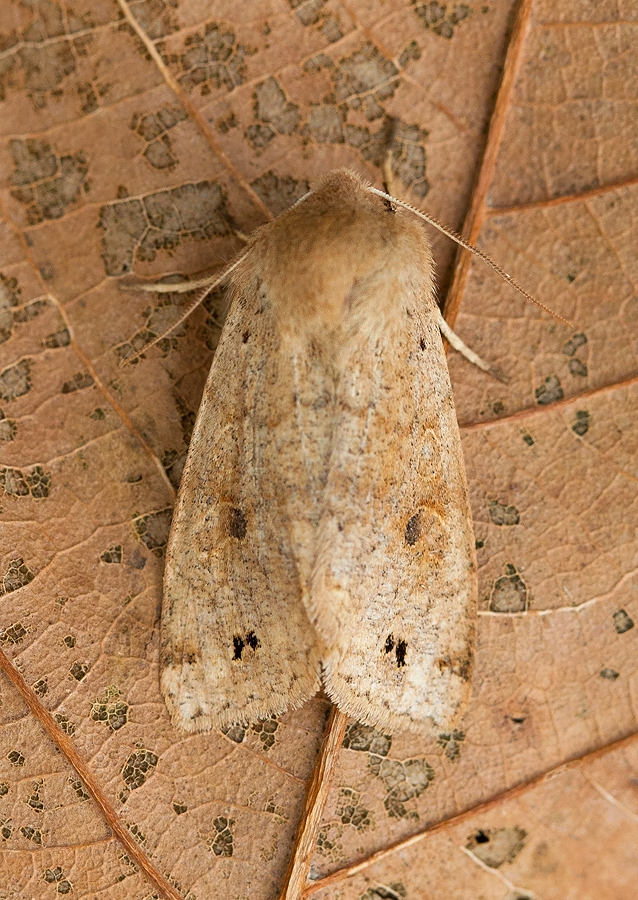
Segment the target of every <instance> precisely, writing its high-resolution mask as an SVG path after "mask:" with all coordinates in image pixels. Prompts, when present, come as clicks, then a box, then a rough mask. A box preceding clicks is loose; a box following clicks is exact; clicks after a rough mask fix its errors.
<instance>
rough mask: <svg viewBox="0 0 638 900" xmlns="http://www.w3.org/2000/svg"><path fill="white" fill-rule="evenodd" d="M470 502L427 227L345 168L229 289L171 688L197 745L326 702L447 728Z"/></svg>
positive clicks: (166, 611)
mask: <svg viewBox="0 0 638 900" xmlns="http://www.w3.org/2000/svg"><path fill="white" fill-rule="evenodd" d="M476 603H477V584H476V564H475V559H474V538H473V534H472V525H471V516H470V509H469V502H468V492H467V485H466V480H465V473H464V467H463V457H462V451H461V444H460V437H459V432H458V427H457V423H456V416H455V412H454V405H453V401H452V395H451V388H450V381H449V376H448V372H447V366H446V362H445V355H444V352H443V346H442V341H441V337H440V334H439V331H438V326H437V321H436V304H435V300H434V295H433V286H432V260H431V256H430V251H429V247H428V244H427V241H426V238H425V235H424V232H423V230H422V228H421V227H420V226H419V225H418V224H417V223H416V222H415V221H413V220H411V219H410V218H408V217H407V216H404V215H403V214H399V215H397V214H395V212H394V210H393V209H392V207H391V206H389V205H388V204H387V203H386V202H385V201H383V200H382V199H380V198H379V197H376V196H374V195H372V194H370V193H369V192H368V191H367V189H366V185H365V184H364V183H363V182H362V181H361V180H360V179H359V178H358V177H357V176H355V175H353V173H350V172H347V171H345V170H341V171H337V172H333V173H332V174H330V175H329V176H327V177H326V178H325V179H324V180H323V182H322V183H321V185H320V186H319V188H318V190H317V191H316V192H315V193H313V194H312V195H310V196H309V197H307V198H306V199H305V200H304V201H303V202H302V203H300V204H298V205H297V206H296V207H294V208H293V209H291V210H289V211H288V212H287V213H284V214H283V215H282V216H280V217H279V218H278V219H277V220H275V221H274V222H273V223H271V224H270V225H268V226H265V227H264V228H262V229H260V231H259V233H258V234H257V236H256V237H255V238H254V239H252V240H251V242H250V244H249V246H248V249H247V251H246V255H245V259H244V260H243V262H242V263H241V264H240V265H239V266H238V268H237V270H236V271H235V273H234V274H233V277H232V302H231V309H230V313H229V316H228V319H227V322H226V324H225V326H224V330H223V333H222V337H221V340H220V344H219V347H218V350H217V353H216V355H215V359H214V361H213V365H212V368H211V372H210V375H209V378H208V381H207V383H206V387H205V390H204V398H203V400H202V405H201V408H200V411H199V415H198V419H197V423H196V427H195V431H194V434H193V439H192V442H191V447H190V450H189V456H188V461H187V465H186V468H185V471H184V476H183V479H182V486H181V488H180V494H179V497H178V502H177V508H176V512H175V518H174V522H173V528H172V532H171V538H170V541H169V548H168V554H167V564H166V575H165V589H164V604H163V609H162V669H163V672H162V687H163V690H164V692H165V696H166V698H167V702H168V705H169V708H170V709H171V712H172V715H173V720H174V722H175V723H176V724H177V725H179V726H180V727H183V728H187V729H189V730H195V729H199V728H203V727H204V728H206V727H211V726H218V727H219V726H221V727H223V726H224V725H227V724H230V723H231V722H237V721H251V720H254V719H255V718H258V717H263V716H267V715H276V714H278V713H280V712H282V711H283V710H284V709H287V708H291V707H294V706H297V705H299V704H300V703H302V702H304V700H305V699H307V698H308V697H310V696H311V695H312V694H313V693H314V692H315V690H316V689H317V687H318V680H319V672H320V670H321V668H323V677H324V682H325V686H326V690H327V692H328V694H329V695H330V696H331V698H332V699H333V700H334V701H335V703H336V704H337V705H338V706H339V707H340V708H341V709H342V710H343V711H344V712H347V713H349V714H351V715H353V716H355V717H356V718H358V719H360V720H362V721H364V722H366V723H369V724H372V725H375V726H378V727H382V728H389V729H401V728H409V729H420V730H428V729H430V728H432V727H436V728H439V729H441V728H448V727H450V725H451V724H453V723H454V722H455V721H456V720H457V719H458V717H459V715H460V714H461V712H462V710H463V707H464V705H465V703H466V702H467V697H468V693H469V686H470V677H471V670H472V659H473V645H474V628H475V619H476Z"/></svg>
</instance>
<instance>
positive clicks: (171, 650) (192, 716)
mask: <svg viewBox="0 0 638 900" xmlns="http://www.w3.org/2000/svg"><path fill="white" fill-rule="evenodd" d="M279 351H280V348H279V338H278V337H277V329H276V327H275V324H274V313H273V308H272V303H271V299H270V298H269V297H268V294H267V291H266V290H265V289H264V288H263V287H262V285H261V282H260V279H258V278H257V277H256V276H255V274H254V265H253V260H252V257H251V255H250V254H249V258H248V260H247V262H246V264H245V265H244V266H243V267H242V269H241V271H240V272H239V273H238V276H237V279H236V292H235V297H234V300H233V302H232V305H231V309H230V312H229V315H228V319H227V322H226V324H225V326H224V330H223V333H222V336H221V339H220V343H219V347H218V348H217V352H216V354H215V358H214V360H213V364H212V367H211V370H210V374H209V376H208V380H207V382H206V387H205V389H204V395H203V399H202V404H201V407H200V410H199V414H198V417H197V422H196V424H195V430H194V432H193V437H192V441H191V446H190V450H189V454H188V460H187V463H186V467H185V470H184V475H183V478H182V484H181V488H180V491H179V496H178V499H177V505H176V509H175V514H174V518H173V526H172V531H171V536H170V540H169V545H168V552H167V558H166V571H165V576H164V599H163V605H162V623H161V632H162V648H161V686H162V690H163V693H164V696H165V698H166V702H167V705H168V708H169V711H170V712H171V716H172V719H173V722H174V724H175V725H176V726H177V727H180V728H183V729H186V730H188V731H196V730H201V729H208V728H211V727H218V728H223V727H225V726H227V725H229V724H231V723H234V722H247V721H254V720H255V719H257V718H263V717H267V716H272V715H277V714H279V713H282V712H284V711H285V710H287V709H289V708H292V707H296V706H299V705H300V704H301V703H303V702H304V701H305V700H307V699H308V698H310V697H311V696H312V695H313V694H314V693H315V692H316V690H317V689H318V687H319V685H320V679H319V668H320V665H319V657H320V648H319V647H318V643H317V639H316V636H315V632H314V630H313V628H312V627H311V625H310V623H309V620H308V616H307V614H306V611H305V608H304V606H303V604H302V602H301V587H300V575H299V571H298V565H297V563H296V561H295V552H294V548H293V546H292V544H293V542H294V541H295V539H296V538H295V537H294V535H292V536H291V531H294V530H295V529H297V526H294V528H291V526H290V521H289V512H290V508H292V509H295V508H296V506H299V507H300V508H302V509H303V508H305V507H306V506H307V503H306V498H307V496H308V493H309V492H311V493H312V485H311V484H310V483H306V482H305V481H304V477H303V473H304V472H310V473H311V474H310V476H309V477H310V479H312V478H313V477H314V475H313V474H312V473H313V472H314V471H315V470H316V469H317V466H316V465H315V460H313V459H312V457H311V456H310V457H309V458H307V459H306V460H305V461H302V460H301V459H300V454H301V448H302V445H301V442H300V440H299V439H298V431H299V423H298V410H297V405H296V402H295V401H296V397H295V394H294V391H293V389H292V387H291V383H292V380H293V377H294V373H293V371H292V368H291V363H290V360H289V359H287V358H286V357H282V356H281V354H280V352H279ZM310 374H312V373H310ZM311 380H312V379H311ZM315 389H316V386H314V385H312V384H309V385H307V390H309V391H311V392H314V391H315ZM324 468H325V463H324ZM300 473H301V474H300ZM317 518H318V513H315V519H317Z"/></svg>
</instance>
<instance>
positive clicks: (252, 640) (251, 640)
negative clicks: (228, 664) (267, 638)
mask: <svg viewBox="0 0 638 900" xmlns="http://www.w3.org/2000/svg"><path fill="white" fill-rule="evenodd" d="M246 643H247V644H248V646H249V647H250V649H251V650H256V649H257V647H259V638H258V637H257V635H256V634H255V632H254V631H249V632H248V634H247V635H246Z"/></svg>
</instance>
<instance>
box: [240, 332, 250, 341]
mask: <svg viewBox="0 0 638 900" xmlns="http://www.w3.org/2000/svg"><path fill="white" fill-rule="evenodd" d="M249 337H250V331H244V333H243V334H242V336H241V339H242V341H243V342H244V344H246V343H248V338H249Z"/></svg>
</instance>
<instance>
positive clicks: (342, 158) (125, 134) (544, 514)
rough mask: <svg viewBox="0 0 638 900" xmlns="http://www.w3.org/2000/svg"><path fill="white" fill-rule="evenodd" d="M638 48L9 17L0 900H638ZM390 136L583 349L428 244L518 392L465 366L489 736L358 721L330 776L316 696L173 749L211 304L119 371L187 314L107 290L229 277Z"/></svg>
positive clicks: (407, 187)
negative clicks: (169, 576)
mask: <svg viewBox="0 0 638 900" xmlns="http://www.w3.org/2000/svg"><path fill="white" fill-rule="evenodd" d="M637 29H638V13H637V11H636V8H635V4H634V3H632V2H631V0H613V2H612V0H601V2H598V3H595V4H592V3H587V2H585V0H554V2H551V3H550V2H549V0H534V2H531V0H524V2H522V3H517V2H514V0H501V2H498V3H496V2H492V0H486V2H484V3H477V2H473V0H468V2H466V3H443V2H440V3H439V2H429V0H389V2H388V0H386V2H383V0H370V2H364V0H356V2H353V3H350V4H345V3H342V2H339V0H305V2H298V0H252V2H250V3H248V4H241V5H240V4H237V3H229V2H225V0H223V2H218V3H215V4H213V5H211V4H209V3H202V2H198V0H182V2H181V3H178V2H169V3H162V2H152V0H139V2H136V3H127V2H125V0H118V2H116V0H98V2H88V0H76V2H74V3H73V4H72V5H64V4H60V3H57V2H55V0H39V2H34V3H23V2H20V0H7V2H6V3H5V4H4V5H3V6H2V8H0V172H1V173H2V180H1V182H0V204H1V213H2V220H1V221H0V247H1V250H0V398H1V399H0V408H1V413H0V441H1V444H0V446H1V448H2V459H1V462H0V485H1V487H2V491H3V496H2V501H1V502H2V521H3V526H2V535H3V541H2V548H1V551H0V577H1V579H2V580H1V582H0V592H1V593H2V598H1V604H0V642H1V648H2V650H3V651H4V652H3V654H2V656H3V665H4V667H5V671H6V673H7V675H2V676H0V678H1V680H0V692H1V694H0V698H1V700H2V709H1V723H2V724H1V728H0V744H1V746H0V840H1V841H2V847H3V850H6V851H7V852H5V853H4V854H2V856H1V857H0V898H3V900H4V898H7V900H8V898H11V900H14V898H16V900H27V898H31V897H47V896H53V895H55V894H56V893H58V894H64V893H69V894H71V896H74V897H76V896H77V897H86V898H93V897H97V896H99V897H100V898H104V900H116V898H120V897H127V898H140V900H141V898H144V897H150V896H152V895H153V892H154V891H155V892H156V894H155V895H156V896H161V895H162V894H163V895H164V896H166V897H169V896H172V895H175V896H182V897H183V898H186V897H188V898H190V900H194V898H198V900H204V898H206V900H209V898H214V897H219V898H226V897H245V896H251V897H252V898H264V900H267V898H268V900H269V898H276V897H278V896H279V894H280V892H281V891H282V890H283V889H284V884H285V883H287V882H286V872H287V871H289V872H290V873H291V878H290V881H289V882H288V884H289V887H288V888H287V894H286V896H288V897H289V898H292V897H299V896H300V895H301V893H304V895H305V896H314V897H326V898H328V897H340V898H342V900H349V898H353V900H363V898H365V900H377V898H392V900H397V898H400V900H413V898H420V897H424V896H428V897H431V898H439V897H440V898H447V897H449V896H454V897H455V898H466V897H467V898H468V900H470V898H472V900H474V898H476V897H484V898H494V900H524V898H528V897H529V898H531V897H536V898H542V900H554V898H556V900H558V898H560V900H564V898H571V897H574V898H576V897H578V900H587V898H592V900H594V898H600V897H612V896H613V897H614V898H615V900H616V898H618V900H625V898H626V900H629V898H632V897H633V896H634V893H635V887H634V885H635V882H636V878H637V876H638V871H637V870H636V859H637V858H638V857H637V855H636V853H635V847H636V845H637V844H638V794H637V792H636V779H637V777H638V776H637V774H636V773H637V770H638V759H637V758H636V753H637V750H636V746H638V745H637V744H636V742H635V741H634V740H633V738H632V735H633V734H634V733H635V732H636V729H637V725H636V700H635V697H636V680H637V677H638V672H637V668H638V664H637V662H636V660H637V659H638V654H637V652H636V635H637V634H638V629H636V628H635V626H634V622H635V621H637V620H638V583H637V579H636V574H635V573H636V568H637V563H638V558H637V553H638V551H637V549H636V548H637V546H638V542H637V541H636V536H637V535H636V521H637V508H638V484H637V481H636V465H635V460H636V457H637V453H638V431H637V430H636V423H635V418H636V417H635V409H636V404H637V402H638V398H637V396H636V392H637V390H638V388H637V375H638V373H637V369H636V356H637V347H636V339H635V334H636V325H637V324H638V302H637V300H636V294H637V287H636V285H637V281H638V268H637V263H636V253H635V247H636V244H637V239H638V232H637V225H636V218H637V217H636V208H637V204H636V192H637V191H638V168H637V159H636V144H635V138H634V135H635V131H636V105H637V103H636V90H635V87H636V85H635V72H636V70H637V69H638V66H637V63H638V60H637V59H636V55H637V50H636V48H637V47H638V42H637V41H636V30H637ZM388 141H390V143H391V146H392V147H393V149H394V164H395V168H396V171H397V174H398V177H399V183H400V186H401V187H402V189H403V191H404V192H405V195H406V198H407V199H409V200H411V202H414V203H417V204H419V205H422V206H424V207H425V208H427V210H428V211H429V212H431V213H432V214H433V215H435V216H436V217H437V218H439V219H441V220H443V221H445V222H446V223H447V224H449V225H450V226H452V227H453V228H456V229H459V230H460V229H464V234H465V235H466V236H469V237H471V239H475V240H477V241H478V242H479V245H480V246H481V248H482V249H484V250H486V251H487V252H488V253H490V255H491V256H493V257H494V258H495V259H496V260H497V261H498V262H499V263H500V264H501V265H502V266H503V267H504V268H505V269H506V270H507V271H508V272H510V273H511V274H512V275H513V276H514V277H515V278H517V280H519V281H520V282H522V283H523V284H524V285H525V286H526V287H527V288H529V289H530V290H531V291H532V292H533V293H534V294H535V295H537V296H538V297H539V298H540V299H542V300H543V301H544V302H547V303H548V304H549V305H551V306H552V307H553V308H554V309H555V310H556V311H557V312H558V313H560V314H561V315H563V316H565V317H566V318H569V319H570V320H572V321H574V322H576V323H577V326H578V331H577V333H576V334H571V333H569V332H567V331H566V329H565V328H564V327H563V326H562V325H560V324H559V323H557V322H555V321H554V320H552V319H550V318H549V317H547V316H546V315H545V314H543V313H542V312H539V311H538V310H537V309H536V308H534V307H532V306H530V305H526V304H525V303H524V301H523V300H522V298H520V297H518V296H517V295H516V294H515V293H514V292H513V291H512V290H511V288H508V287H507V285H505V284H503V283H501V282H499V281H498V279H497V278H496V277H495V276H494V274H493V273H492V272H491V271H490V270H489V269H487V268H485V266H484V265H483V264H482V263H480V262H478V263H477V262H476V261H470V260H468V259H466V257H465V256H464V255H463V254H460V255H459V256H458V257H457V260H456V265H455V266H454V269H453V260H454V257H455V248H454V247H453V246H452V245H450V244H449V243H448V242H446V241H445V240H444V239H443V238H441V237H440V236H439V235H438V234H434V235H433V236H432V242H433V246H434V253H435V257H436V262H437V266H438V279H439V287H440V291H441V295H442V296H443V295H444V294H445V292H446V290H447V288H448V286H449V287H450V291H449V295H448V299H447V309H448V310H449V314H450V315H451V317H452V318H455V319H456V326H455V327H456V328H457V329H458V331H459V333H460V334H461V335H462V336H463V337H464V338H465V339H466V340H467V342H468V343H469V344H470V345H471V346H472V347H473V348H474V349H475V350H476V351H477V352H478V353H479V354H481V355H482V356H483V357H484V358H486V359H489V360H490V361H491V362H493V363H494V364H496V365H497V366H498V367H499V368H500V369H501V370H502V371H503V372H504V373H505V374H507V375H508V376H509V378H510V381H509V384H507V385H502V384H500V383H498V382H496V381H494V380H493V379H490V378H489V377H487V376H483V375H482V374H481V373H479V372H477V371H476V370H475V369H472V368H471V367H470V366H469V365H468V364H467V363H466V361H465V360H463V359H461V358H459V357H457V356H455V355H451V356H450V369H451V372H452V378H453V382H454V387H455V397H456V402H457V410H458V415H459V420H460V421H461V423H462V426H463V442H464V449H465V455H466V462H467V467H468V476H469V479H470V484H471V491H472V504H473V511H474V520H475V530H476V538H477V542H478V556H479V564H480V578H481V581H480V595H481V613H480V627H479V643H478V654H477V675H476V683H475V687H474V694H473V701H472V704H471V707H470V711H469V713H468V715H467V718H466V720H465V722H464V723H463V728H462V730H459V731H457V732H454V733H451V734H445V735H440V736H439V737H438V739H437V740H430V741H427V740H424V739H423V738H419V737H417V736H414V735H406V734H395V735H382V734H378V733H375V732H373V731H372V730H370V729H366V728H362V727H361V726H358V725H357V724H356V723H352V722H349V723H348V725H347V728H346V732H345V738H344V741H343V744H341V742H340V741H338V740H336V739H335V736H336V735H337V731H336V730H335V729H336V728H337V727H338V726H342V725H343V722H340V721H339V717H338V716H333V717H332V719H331V720H330V721H331V722H332V723H333V724H332V725H331V726H329V731H328V736H327V739H326V741H325V743H324V744H323V750H322V751H321V754H320V755H319V757H318V752H319V748H320V746H322V737H323V734H324V728H325V722H326V718H327V713H328V704H327V702H326V701H325V699H323V698H321V697H318V698H316V699H315V700H314V701H313V702H311V703H309V704H307V705H306V706H305V707H304V708H303V709H301V710H299V711H298V712H296V713H294V714H291V715H288V716H285V717H282V719H280V720H279V721H277V722H275V721H272V722H264V723H262V724H260V725H259V726H257V727H253V728H250V729H239V728H236V729H233V730H231V731H229V732H228V733H227V734H221V733H211V734H208V735H197V736H188V737H186V736H183V735H180V734H178V733H176V732H175V731H174V730H173V729H172V728H171V726H170V724H169V720H168V715H167V713H166V710H165V707H164V704H163V701H162V698H161V696H160V693H159V688H158V675H157V653H158V624H159V622H158V617H159V603H160V591H161V576H162V568H163V549H164V545H165V541H166V537H167V530H168V525H169V522H170V515H171V508H172V504H173V501H174V495H175V490H176V488H177V486H178V484H179V479H180V474H181V467H182V465H183V462H184V459H185V454H186V450H187V446H188V440H189V436H190V431H191V429H192V425H193V419H194V415H195V412H196V410H197V405H198V402H199V398H200V396H201V391H202V387H203V382H204V378H205V376H206V372H207V368H208V366H209V365H210V360H211V357H212V354H213V352H214V349H215V346H216V343H217V339H218V337H219V331H220V325H221V323H222V322H223V316H224V304H223V298H222V297H221V295H218V294H216V295H215V296H214V297H213V298H212V299H211V301H210V302H207V304H206V308H205V309H200V310H198V311H197V312H196V313H195V314H194V315H193V317H192V318H191V319H190V320H189V321H187V322H186V323H185V324H184V325H183V326H181V327H180V328H179V329H177V330H176V331H175V332H174V333H173V334H171V335H170V336H169V337H168V338H166V339H165V340H164V341H162V342H160V344H159V345H158V347H156V348H153V349H152V350H149V351H148V353H147V354H146V355H143V356H142V357H141V358H140V359H138V360H137V361H136V362H134V363H132V364H130V365H128V366H125V367H120V362H121V360H122V359H124V358H127V357H129V356H132V355H134V354H135V353H137V352H139V351H140V350H141V349H143V347H144V345H145V344H146V343H148V342H149V341H150V340H152V338H153V337H154V336H155V335H157V334H159V333H161V332H162V331H163V330H164V328H165V327H166V326H167V325H168V324H169V323H170V322H171V321H174V320H175V319H176V318H177V317H178V316H179V310H180V309H181V307H182V305H183V303H184V300H183V298H182V297H181V295H178V294H177V293H175V294H164V295H162V296H161V297H160V298H159V299H156V298H155V297H154V296H153V295H150V297H149V296H144V295H138V294H135V293H130V292H127V293H124V292H122V291H119V290H118V287H117V278H118V276H120V275H122V274H125V273H127V272H131V271H134V272H135V274H136V275H141V276H157V275H159V274H165V273H179V274H180V275H183V274H187V275H193V274H195V273H201V272H205V271H212V270H214V269H215V268H217V267H219V266H221V264H223V263H224V262H225V261H227V260H228V259H229V258H230V257H232V255H233V254H234V253H235V252H236V250H237V249H238V247H239V246H240V244H239V240H238V238H237V235H236V232H237V230H241V231H242V232H249V231H250V230H251V229H253V228H254V227H255V226H257V225H259V224H261V223H263V222H265V221H266V220H267V219H268V218H270V217H272V216H273V215H276V214H278V213H279V212H280V211H282V210H283V209H285V208H286V207H287V206H288V205H290V203H292V202H294V201H295V200H296V199H297V198H298V197H299V196H300V195H301V194H302V193H303V192H304V191H305V190H306V188H307V185H308V184H309V183H312V182H313V181H314V180H315V179H316V178H317V176H319V175H321V174H323V173H324V172H325V171H327V170H328V169H330V168H332V167H334V166H338V165H347V166H350V167H352V168H354V169H356V170H357V171H359V172H361V173H363V174H365V175H367V177H369V178H370V180H372V181H375V182H376V183H377V184H379V182H380V172H379V168H378V164H379V162H380V161H381V159H382V156H383V152H384V148H385V147H386V146H387V143H388ZM8 676H10V678H9V677H8ZM21 692H22V694H21ZM25 701H26V702H25ZM318 758H319V760H320V762H321V766H322V767H321V768H316V765H317V759H318ZM313 772H315V775H314V777H313ZM309 787H310V793H309V796H308V799H307V800H306V793H307V791H308V788H309ZM324 803H325V806H324ZM297 841H298V843H297ZM122 842H124V843H122ZM295 848H296V849H295ZM144 867H146V868H144ZM307 873H309V876H310V880H306V874H307ZM149 877H150V878H151V881H149V880H148V878H149ZM153 879H154V883H151V882H153ZM162 879H167V880H168V882H170V884H167V882H166V881H162ZM171 885H172V886H171ZM171 892H173V894H171Z"/></svg>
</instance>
